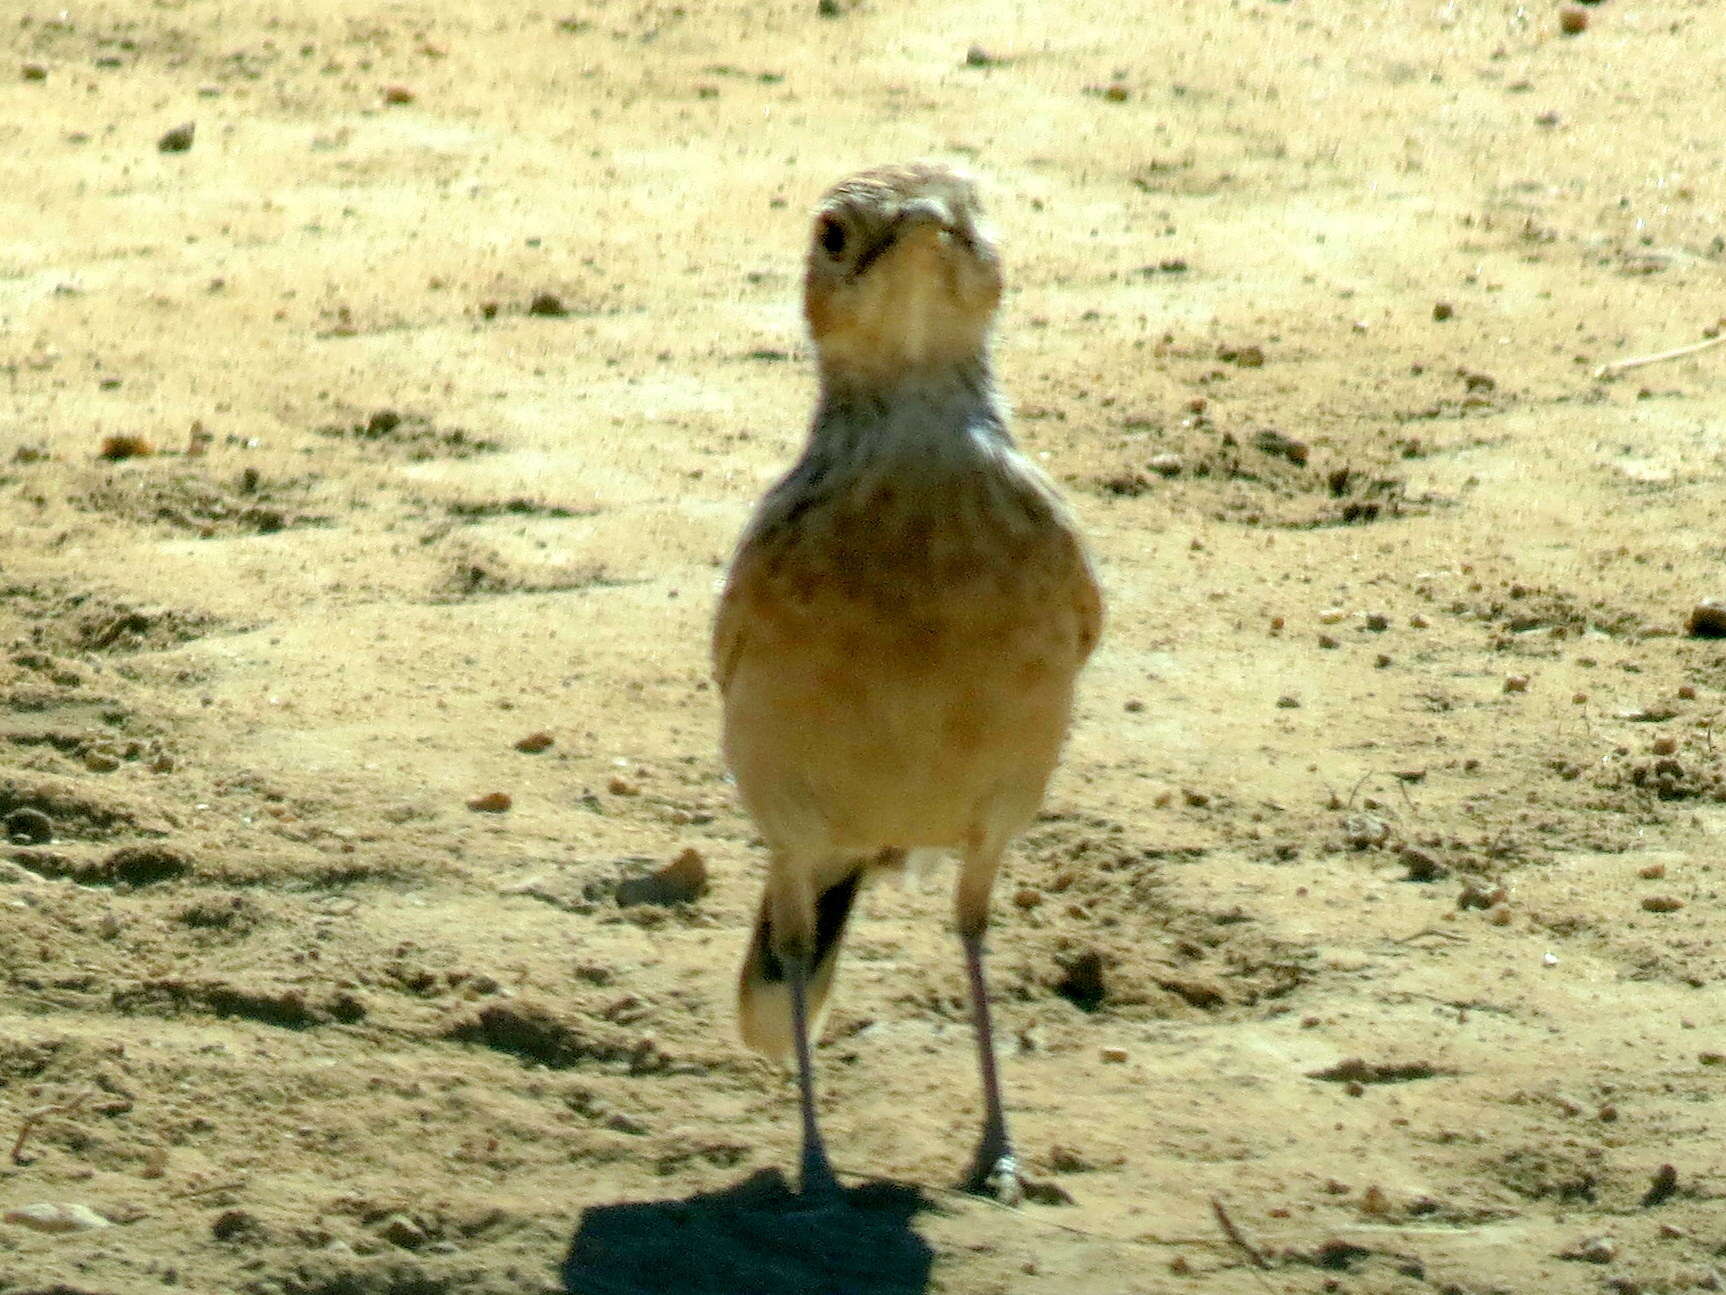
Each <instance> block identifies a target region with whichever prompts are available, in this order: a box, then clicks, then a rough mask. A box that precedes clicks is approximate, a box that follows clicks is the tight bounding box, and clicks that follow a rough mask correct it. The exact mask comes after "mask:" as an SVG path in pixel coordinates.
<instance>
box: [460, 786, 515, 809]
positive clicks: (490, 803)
mask: <svg viewBox="0 0 1726 1295" xmlns="http://www.w3.org/2000/svg"><path fill="white" fill-rule="evenodd" d="M513 804H515V801H513V800H512V799H511V798H510V794H509V793H508V792H507V791H488V792H486V793H485V795H483V796H475V797H474V798H473V799H472V800H470V801H468V803H467V807H468V808H469V809H471V810H472V811H473V812H474V813H476V814H505V813H508V812H509V807H510V806H511V805H513Z"/></svg>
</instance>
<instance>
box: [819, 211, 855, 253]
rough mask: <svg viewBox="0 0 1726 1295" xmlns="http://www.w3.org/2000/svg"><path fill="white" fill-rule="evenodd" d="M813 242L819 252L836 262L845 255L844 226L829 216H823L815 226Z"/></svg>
mask: <svg viewBox="0 0 1726 1295" xmlns="http://www.w3.org/2000/svg"><path fill="white" fill-rule="evenodd" d="M815 241H816V242H817V243H819V244H821V250H822V251H823V252H825V253H827V255H828V256H831V257H833V258H834V259H835V260H837V259H838V258H839V257H841V256H844V255H845V244H846V242H847V241H848V240H847V239H846V237H845V226H843V225H841V224H840V223H839V222H838V221H837V220H835V219H833V217H831V216H823V217H821V219H820V221H819V222H818V223H817V224H816V226H815Z"/></svg>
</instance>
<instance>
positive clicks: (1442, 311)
mask: <svg viewBox="0 0 1726 1295" xmlns="http://www.w3.org/2000/svg"><path fill="white" fill-rule="evenodd" d="M1454 314H1456V307H1455V306H1453V305H1451V304H1450V303H1449V302H1448V301H1435V302H1433V303H1432V317H1433V318H1434V319H1436V320H1437V321H1438V322H1439V323H1441V324H1442V323H1443V322H1444V321H1445V320H1447V319H1449V318H1450V317H1451V316H1452V315H1454Z"/></svg>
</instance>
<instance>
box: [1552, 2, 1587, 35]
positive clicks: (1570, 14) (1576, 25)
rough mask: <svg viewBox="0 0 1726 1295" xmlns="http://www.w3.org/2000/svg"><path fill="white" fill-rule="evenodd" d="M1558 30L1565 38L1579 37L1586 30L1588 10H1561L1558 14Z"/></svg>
mask: <svg viewBox="0 0 1726 1295" xmlns="http://www.w3.org/2000/svg"><path fill="white" fill-rule="evenodd" d="M1558 30H1559V31H1561V32H1563V33H1564V34H1565V35H1566V36H1580V35H1582V33H1583V32H1585V31H1587V30H1588V10H1586V9H1577V8H1569V9H1561V10H1559V13H1558Z"/></svg>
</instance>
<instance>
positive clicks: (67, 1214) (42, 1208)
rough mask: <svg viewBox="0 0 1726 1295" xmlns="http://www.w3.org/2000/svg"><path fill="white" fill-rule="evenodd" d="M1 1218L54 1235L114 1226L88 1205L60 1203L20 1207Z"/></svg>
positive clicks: (7, 1212) (8, 1211)
mask: <svg viewBox="0 0 1726 1295" xmlns="http://www.w3.org/2000/svg"><path fill="white" fill-rule="evenodd" d="M0 1217H4V1218H5V1220H6V1222H8V1223H16V1224H17V1225H18V1226H19V1227H25V1228H29V1229H31V1230H32V1231H34V1232H47V1233H52V1234H58V1233H66V1232H89V1231H92V1230H93V1229H95V1228H105V1227H112V1226H113V1225H112V1224H111V1223H109V1222H108V1220H107V1219H105V1218H103V1217H102V1216H101V1215H100V1214H98V1213H96V1211H95V1210H93V1209H91V1208H90V1207H89V1206H88V1205H76V1204H73V1205H63V1204H60V1203H58V1202H44V1203H42V1204H40V1205H20V1206H18V1207H17V1208H16V1209H10V1210H7V1211H6V1213H5V1215H4V1216H0Z"/></svg>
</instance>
